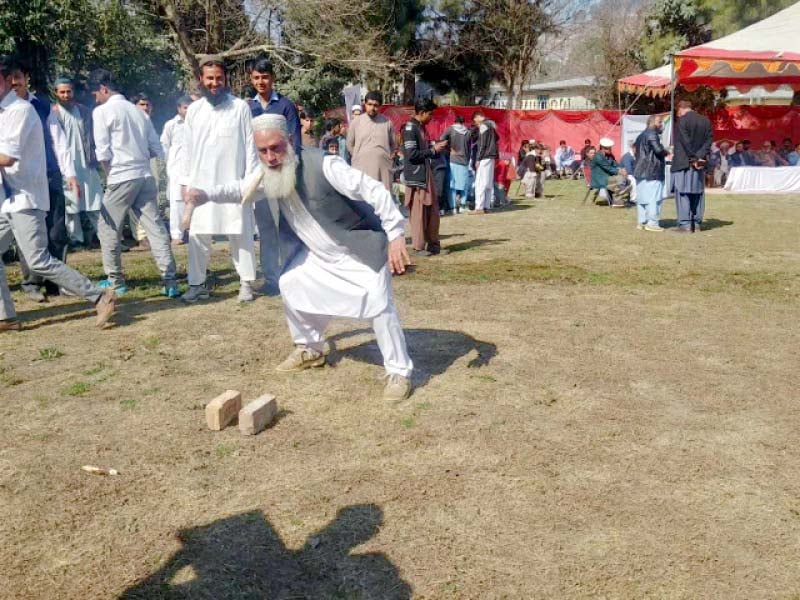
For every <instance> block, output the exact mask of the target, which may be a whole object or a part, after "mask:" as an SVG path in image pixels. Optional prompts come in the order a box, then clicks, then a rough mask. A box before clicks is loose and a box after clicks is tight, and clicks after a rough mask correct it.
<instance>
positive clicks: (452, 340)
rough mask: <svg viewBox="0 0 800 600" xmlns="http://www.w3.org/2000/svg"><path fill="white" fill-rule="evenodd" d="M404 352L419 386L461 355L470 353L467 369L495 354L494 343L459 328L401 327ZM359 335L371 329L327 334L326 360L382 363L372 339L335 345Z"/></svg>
mask: <svg viewBox="0 0 800 600" xmlns="http://www.w3.org/2000/svg"><path fill="white" fill-rule="evenodd" d="M403 332H404V333H405V336H406V343H407V344H408V353H409V354H410V355H411V360H413V361H414V374H413V375H412V379H413V382H414V386H415V387H417V388H421V387H422V386H424V385H425V384H427V383H428V381H430V379H431V378H432V377H434V376H436V375H441V374H442V373H444V372H445V371H447V369H449V368H450V366H451V365H452V364H453V363H454V362H455V361H457V360H458V359H459V358H461V357H462V356H466V355H468V354H471V353H474V356H473V357H472V358H471V359H470V361H469V362H468V363H467V367H468V368H470V369H474V368H478V367H483V366H485V365H488V364H489V362H490V361H491V360H492V359H493V358H494V357H495V356H496V355H497V346H496V345H495V344H492V343H491V342H483V341H481V340H476V339H475V338H474V337H472V336H470V335H467V334H466V333H462V332H460V331H447V330H444V329H404V330H403ZM361 335H370V336H372V330H371V329H356V330H354V331H345V332H343V333H339V334H336V335H334V336H331V337H330V338H328V342H329V343H330V345H331V348H332V350H333V351H332V352H331V354H330V356H328V363H329V364H331V365H336V364H337V363H338V362H339V360H340V359H341V358H342V357H348V358H351V359H353V360H357V361H360V362H365V363H369V364H373V365H381V366H382V365H383V357H382V356H381V351H380V350H379V349H378V345H377V343H376V342H375V339H374V338H373V339H370V341H367V342H363V343H361V344H358V345H356V346H352V347H349V348H347V347H345V348H339V346H340V345H341V342H343V341H345V340H347V339H348V338H352V337H357V336H361Z"/></svg>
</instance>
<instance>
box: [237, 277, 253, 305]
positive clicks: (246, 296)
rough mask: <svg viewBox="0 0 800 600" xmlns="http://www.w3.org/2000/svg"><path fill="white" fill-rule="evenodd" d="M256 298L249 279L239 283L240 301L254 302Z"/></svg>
mask: <svg viewBox="0 0 800 600" xmlns="http://www.w3.org/2000/svg"><path fill="white" fill-rule="evenodd" d="M255 299H256V296H255V294H253V286H252V284H251V283H250V282H249V281H242V282H240V283H239V302H252V301H253V300H255Z"/></svg>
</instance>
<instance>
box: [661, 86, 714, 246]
mask: <svg viewBox="0 0 800 600" xmlns="http://www.w3.org/2000/svg"><path fill="white" fill-rule="evenodd" d="M712 141H713V136H712V130H711V121H709V120H708V119H707V118H706V117H704V116H702V115H698V114H697V113H696V112H694V111H693V110H692V103H691V102H690V101H688V100H681V101H680V102H679V103H678V123H677V127H676V132H675V152H674V155H673V157H672V168H671V173H672V189H673V191H674V192H675V207H676V210H677V213H678V227H677V228H676V229H675V230H674V231H675V232H676V233H695V232H699V231H700V224H701V223H702V222H703V213H704V211H705V175H706V170H705V165H706V162H707V160H706V159H707V158H708V153H709V150H711V143H712Z"/></svg>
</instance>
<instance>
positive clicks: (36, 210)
mask: <svg viewBox="0 0 800 600" xmlns="http://www.w3.org/2000/svg"><path fill="white" fill-rule="evenodd" d="M15 70H16V66H15V64H14V62H13V61H12V60H11V59H10V58H9V57H6V56H0V256H1V255H2V254H3V253H4V252H5V251H6V250H8V247H9V246H10V245H11V241H12V240H16V243H17V250H18V252H19V255H20V261H21V262H22V261H24V263H25V264H26V265H27V268H28V269H29V270H30V273H31V274H32V275H34V276H38V277H41V278H43V279H46V280H49V281H52V282H53V283H54V284H56V286H58V287H59V288H61V289H64V290H66V291H67V292H69V293H70V294H74V295H76V296H80V297H82V298H84V299H85V300H87V301H88V302H91V303H93V304H94V306H95V309H96V311H97V325H98V327H102V326H104V325H105V324H106V323H107V322H108V319H109V318H110V317H111V315H112V314H113V312H114V307H115V305H116V299H115V297H114V294H113V292H110V291H106V292H103V290H100V289H98V288H96V287H95V286H93V285H92V282H91V281H89V280H88V279H87V278H86V277H84V276H83V275H81V274H80V273H78V272H77V271H75V270H74V269H72V268H70V267H68V266H67V265H65V264H64V263H63V262H61V261H60V260H58V259H57V258H54V257H53V256H52V255H51V254H50V253H49V252H48V249H47V225H46V221H45V215H46V214H47V211H48V209H49V208H50V197H49V194H48V192H47V179H46V178H45V177H46V172H47V166H46V164H47V161H46V158H45V146H44V134H43V129H42V122H41V120H40V119H39V116H38V115H37V113H36V110H35V109H34V108H33V106H31V104H30V103H29V102H27V101H25V100H22V99H21V98H19V97H18V96H17V95H16V93H14V91H13V90H12V87H11V73H12V72H13V71H15ZM16 316H17V315H16V312H15V310H14V302H13V300H12V299H11V292H10V290H9V288H8V282H7V281H6V274H5V266H4V265H3V262H2V260H0V332H3V331H12V330H16V331H18V330H20V329H21V328H22V327H21V324H20V323H19V321H18V320H17V318H16Z"/></svg>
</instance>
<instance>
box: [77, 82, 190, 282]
mask: <svg viewBox="0 0 800 600" xmlns="http://www.w3.org/2000/svg"><path fill="white" fill-rule="evenodd" d="M89 91H90V92H92V94H93V95H94V99H95V102H96V103H97V105H98V106H97V107H96V108H95V109H94V112H93V113H92V119H93V121H94V142H95V153H96V155H97V160H98V162H99V163H100V165H101V166H102V167H103V170H104V171H105V172H106V175H107V177H106V193H105V196H104V197H103V207H102V210H101V216H100V222H99V224H98V225H99V227H98V237H99V238H100V247H101V248H102V253H103V270H104V271H105V273H106V276H107V279H105V280H103V281H101V282H100V287H102V288H113V289H114V290H115V292H116V293H117V295H121V294H124V293H125V292H127V287H126V286H125V277H124V275H123V272H122V256H121V235H122V223H123V220H124V219H125V215H126V214H127V212H128V210H131V211H133V214H134V215H135V216H136V217H137V218H138V219H139V222H140V223H141V224H142V226H143V227H144V230H145V232H146V233H147V238H148V239H149V240H150V251H151V253H152V254H153V259H154V260H155V262H156V265H157V266H158V269H159V271H160V272H161V278H162V280H163V283H164V287H163V289H162V293H163V294H164V295H165V296H167V297H168V298H177V297H178V296H179V295H180V294H179V293H178V286H177V284H176V282H175V259H174V258H173V257H172V249H171V248H170V245H169V235H168V234H167V229H166V226H165V225H164V221H163V220H162V218H161V215H160V214H159V212H158V188H157V187H156V183H155V180H154V179H153V175H152V173H151V172H150V159H151V158H152V157H159V158H163V156H164V153H163V151H162V149H161V143H160V142H159V141H158V136H157V135H156V132H155V129H153V124H152V123H151V122H150V119H148V118H147V116H145V114H144V113H143V112H142V111H141V110H139V109H138V108H136V107H135V106H134V105H133V104H131V103H130V102H128V101H127V100H126V99H125V97H124V96H123V95H122V94H120V93H119V91H118V89H117V85H116V83H115V82H114V78H113V77H112V75H111V73H109V72H108V71H105V70H103V69H98V70H96V71H94V72H92V74H91V76H90V77H89Z"/></svg>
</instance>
